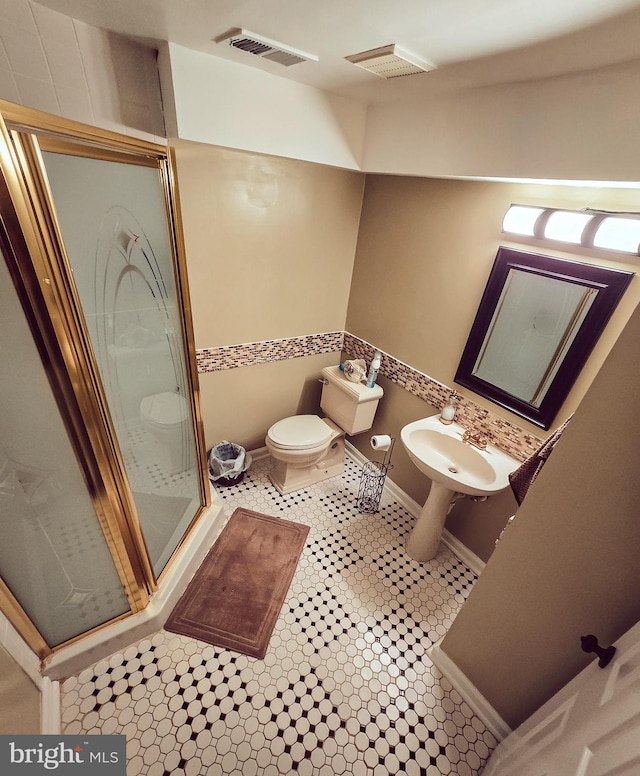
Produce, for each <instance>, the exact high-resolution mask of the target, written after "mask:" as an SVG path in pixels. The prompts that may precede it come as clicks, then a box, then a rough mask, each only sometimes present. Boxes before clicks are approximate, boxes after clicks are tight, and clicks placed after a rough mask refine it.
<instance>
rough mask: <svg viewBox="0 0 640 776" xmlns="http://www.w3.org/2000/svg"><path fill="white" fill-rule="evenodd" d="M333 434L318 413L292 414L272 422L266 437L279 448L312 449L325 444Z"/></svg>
mask: <svg viewBox="0 0 640 776" xmlns="http://www.w3.org/2000/svg"><path fill="white" fill-rule="evenodd" d="M333 434H334V431H333V429H332V428H331V427H330V426H329V425H328V424H327V423H325V422H324V421H323V420H322V418H320V417H318V415H293V416H292V417H290V418H284V420H279V421H278V422H277V423H274V424H273V426H271V428H270V429H269V431H268V432H267V437H268V439H269V442H271V444H272V445H274V446H275V447H278V448H280V449H281V450H312V449H313V448H315V447H319V446H322V445H325V444H327V443H328V442H329V441H330V440H331V437H332V436H333Z"/></svg>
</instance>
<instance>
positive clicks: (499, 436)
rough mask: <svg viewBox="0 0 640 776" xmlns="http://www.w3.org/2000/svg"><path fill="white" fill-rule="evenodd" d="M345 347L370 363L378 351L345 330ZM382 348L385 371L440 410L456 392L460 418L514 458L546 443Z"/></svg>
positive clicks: (385, 375) (382, 371)
mask: <svg viewBox="0 0 640 776" xmlns="http://www.w3.org/2000/svg"><path fill="white" fill-rule="evenodd" d="M342 349H343V352H344V353H346V354H348V357H349V358H363V359H364V360H365V361H366V362H367V363H368V362H369V361H371V359H372V358H373V354H374V353H375V351H376V348H375V347H374V346H373V345H371V344H370V343H368V342H366V341H365V340H362V339H360V338H359V337H355V336H354V335H353V334H349V332H345V333H344V343H343V347H342ZM381 352H382V365H381V367H380V374H381V375H383V376H384V377H386V378H387V379H388V380H391V382H392V383H395V384H396V385H398V386H400V387H401V388H404V389H405V391H408V392H409V393H412V394H413V395H414V396H417V397H418V398H420V399H422V400H423V401H426V402H428V403H429V404H431V405H432V406H433V407H435V408H436V409H437V410H439V409H442V407H444V405H445V404H446V403H447V401H448V399H449V397H450V396H451V394H455V396H456V397H457V399H458V404H457V411H456V421H457V422H458V423H459V424H460V425H461V426H464V427H465V428H467V427H468V428H472V429H474V430H478V431H482V433H483V434H484V435H485V436H486V437H487V438H488V439H489V441H490V442H491V444H493V445H495V446H496V447H499V448H500V449H501V450H504V451H505V452H506V453H509V455H512V456H513V457H514V458H516V459H518V460H520V461H524V460H526V458H528V457H529V456H530V455H532V454H533V453H534V452H535V451H536V450H537V449H538V447H539V446H540V445H541V444H542V439H540V438H539V437H536V436H534V435H533V434H528V433H527V432H526V431H524V430H523V429H521V428H519V427H518V426H515V425H514V424H513V423H510V422H509V421H508V420H505V419H504V418H501V417H499V416H498V415H496V414H494V413H493V412H491V411H490V410H488V409H486V408H484V407H481V406H480V405H479V404H476V403H475V402H474V401H471V400H470V399H467V398H465V397H463V396H462V394H461V393H459V392H458V391H457V390H456V389H455V388H450V387H449V386H447V385H444V384H443V383H439V382H438V381H437V380H434V379H433V378H432V377H429V375H426V374H424V373H423V372H419V371H418V370H417V369H414V367H411V366H409V365H408V364H405V363H403V362H402V361H399V360H398V359H397V358H394V357H393V356H391V355H389V354H388V353H385V352H384V351H381Z"/></svg>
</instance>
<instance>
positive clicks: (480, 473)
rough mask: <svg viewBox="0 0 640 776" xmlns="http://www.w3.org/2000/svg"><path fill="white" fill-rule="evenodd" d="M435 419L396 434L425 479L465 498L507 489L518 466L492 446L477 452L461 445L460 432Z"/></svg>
mask: <svg viewBox="0 0 640 776" xmlns="http://www.w3.org/2000/svg"><path fill="white" fill-rule="evenodd" d="M439 417H440V416H439V415H432V416H431V417H429V418H423V419H422V420H415V421H414V422H413V423H409V424H408V425H406V426H405V427H404V428H403V429H402V431H401V432H400V439H402V444H403V445H404V447H405V450H406V451H407V454H408V455H409V458H411V460H412V461H413V463H414V464H415V465H416V466H417V467H418V469H420V471H421V472H422V473H423V474H426V475H427V477H429V479H431V480H433V481H435V482H439V483H440V484H442V485H444V486H445V487H446V488H448V489H449V490H453V491H455V492H457V493H464V494H465V495H468V496H491V495H493V494H495V493H500V491H503V490H505V488H507V487H508V486H509V474H510V473H511V472H512V471H514V470H515V469H517V468H518V466H519V463H518V461H516V460H515V459H514V458H511V456H509V455H507V454H506V453H503V452H502V451H501V450H498V448H497V447H493V445H487V447H486V449H484V450H479V449H478V448H476V447H472V446H471V444H469V443H468V442H463V441H462V436H463V434H464V429H463V428H462V427H461V426H459V425H458V424H457V423H451V424H450V425H448V426H445V425H444V424H443V423H441V422H440V420H439Z"/></svg>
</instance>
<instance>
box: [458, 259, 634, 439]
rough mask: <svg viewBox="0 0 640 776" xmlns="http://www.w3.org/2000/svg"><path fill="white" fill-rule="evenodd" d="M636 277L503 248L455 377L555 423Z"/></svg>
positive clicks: (539, 421) (530, 416)
mask: <svg viewBox="0 0 640 776" xmlns="http://www.w3.org/2000/svg"><path fill="white" fill-rule="evenodd" d="M632 276H633V273H631V272H627V271H623V270H614V269H610V268H607V267H599V266H595V265H592V264H583V263H581V262H577V261H569V260H567V259H558V258H554V257H551V256H542V255H539V254H534V253H529V252H526V251H519V250H512V249H509V248H500V249H499V251H498V254H497V256H496V260H495V262H494V265H493V269H492V271H491V275H490V276H489V281H488V283H487V287H486V289H485V292H484V294H483V297H482V300H481V302H480V307H479V308H478V313H477V315H476V318H475V321H474V323H473V326H472V328H471V333H470V335H469V339H468V340H467V344H466V346H465V350H464V352H463V355H462V358H461V360H460V365H459V367H458V371H457V373H456V376H455V381H456V382H457V383H459V384H460V385H463V386H465V387H467V388H470V389H471V390H473V391H474V392H475V393H478V394H480V395H481V396H484V397H485V398H487V399H490V400H491V401H494V402H496V403H497V404H500V405H501V406H502V407H505V408H507V409H509V410H511V411H512V412H515V413H516V414H518V415H520V416H521V417H523V418H526V419H527V420H529V421H531V422H532V423H534V424H536V425H538V426H541V427H542V428H549V427H550V425H551V423H552V421H553V419H554V417H555V415H556V413H557V411H558V410H559V409H560V406H561V404H562V402H563V401H564V399H565V398H566V396H567V394H568V393H569V390H570V389H571V386H572V385H573V383H574V382H575V379H576V377H577V376H578V374H579V372H580V369H581V368H582V366H583V365H584V363H585V361H586V359H587V357H588V356H589V353H590V352H591V350H592V349H593V346H594V345H595V343H596V341H597V339H598V337H599V336H600V334H601V333H602V330H603V329H604V326H605V324H606V323H607V321H608V319H609V317H610V316H611V313H612V312H613V310H614V309H615V307H616V305H617V304H618V302H619V300H620V298H621V296H622V294H623V293H624V291H625V289H626V287H627V286H628V284H629V281H630V280H631V278H632Z"/></svg>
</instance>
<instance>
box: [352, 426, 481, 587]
mask: <svg viewBox="0 0 640 776" xmlns="http://www.w3.org/2000/svg"><path fill="white" fill-rule="evenodd" d="M345 447H346V450H347V455H348V456H349V457H350V458H351V459H352V460H353V461H355V462H356V463H358V464H360V465H361V466H362V465H363V464H365V463H366V462H367V461H368V460H369V459H368V458H367V457H366V456H365V455H363V454H362V453H361V452H360V450H358V448H357V447H354V445H352V444H351V442H349V440H347V441H346V443H345ZM385 488H386V489H387V491H388V492H389V493H390V494H391V495H392V496H393V498H394V499H395V500H396V501H397V502H398V504H400V505H401V506H403V507H404V508H405V509H406V510H407V512H409V513H410V514H412V515H413V516H414V517H417V516H418V515H419V514H420V510H421V509H422V506H421V505H420V504H418V502H417V501H414V499H412V498H411V496H409V495H408V494H407V493H405V491H404V490H402V489H401V488H400V487H398V485H396V483H395V482H394V481H393V480H391V479H389V477H387V479H386V482H385ZM441 541H442V543H443V544H444V545H445V546H446V547H448V548H449V549H450V550H451V552H452V553H453V554H454V555H455V556H456V557H457V558H459V559H460V560H461V561H462V562H463V563H464V564H465V565H467V566H468V567H469V568H470V569H471V571H473V573H474V574H475V575H476V576H480V574H482V572H483V571H484V567H485V565H486V564H485V562H484V561H483V560H482V559H481V558H479V557H478V556H477V555H476V554H475V553H474V552H472V551H471V550H470V549H469V548H468V547H467V546H466V545H464V544H463V543H462V542H461V541H460V539H458V538H457V537H455V536H454V535H453V534H452V533H450V532H449V531H447V529H446V528H445V529H444V531H443V532H442V539H441Z"/></svg>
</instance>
